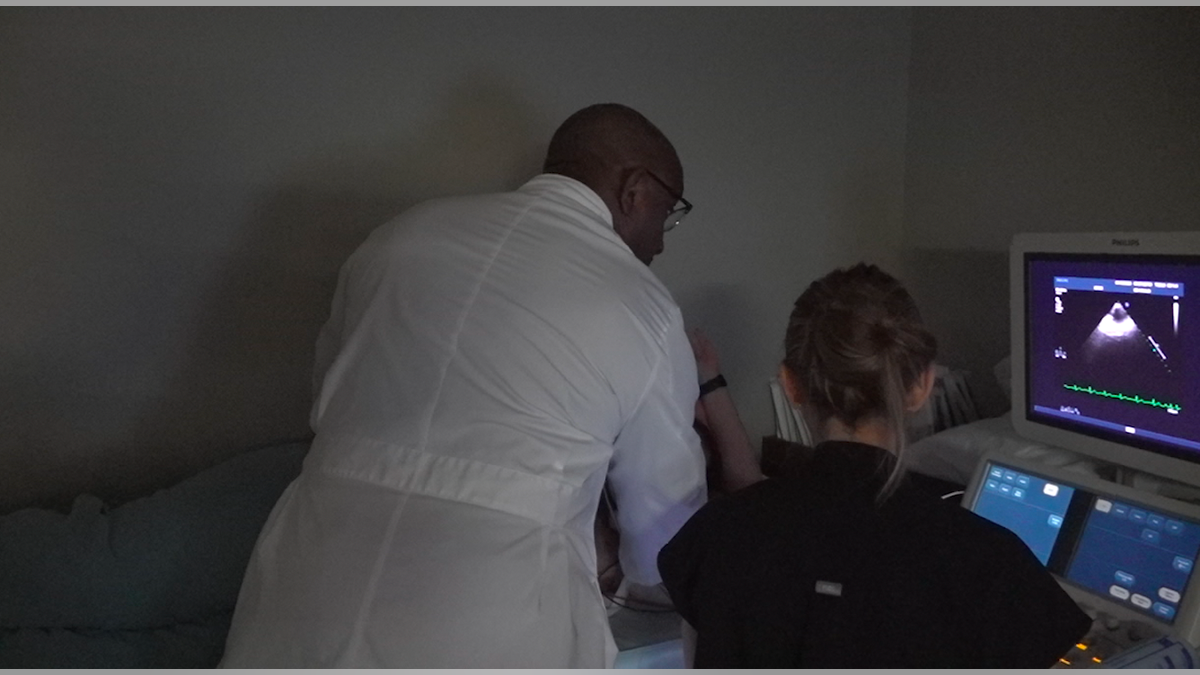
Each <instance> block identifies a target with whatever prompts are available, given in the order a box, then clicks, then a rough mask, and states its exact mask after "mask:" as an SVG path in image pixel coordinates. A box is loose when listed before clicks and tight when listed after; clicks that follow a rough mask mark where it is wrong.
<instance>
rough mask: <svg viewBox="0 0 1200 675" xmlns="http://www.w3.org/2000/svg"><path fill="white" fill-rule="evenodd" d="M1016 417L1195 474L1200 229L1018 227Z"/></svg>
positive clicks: (1039, 435)
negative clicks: (1029, 230)
mask: <svg viewBox="0 0 1200 675" xmlns="http://www.w3.org/2000/svg"><path fill="white" fill-rule="evenodd" d="M1010 261H1011V300H1012V310H1013V312H1012V348H1013V424H1014V427H1015V428H1016V430H1017V432H1018V433H1019V434H1021V435H1022V436H1025V437H1027V438H1030V439H1032V440H1037V441H1041V442H1044V443H1047V444H1049V445H1053V446H1057V447H1062V448H1066V449H1068V450H1073V451H1076V452H1080V453H1083V454H1086V455H1090V456H1093V457H1096V458H1099V459H1102V460H1104V461H1107V462H1109V463H1112V464H1117V465H1120V466H1125V467H1129V468H1133V469H1136V470H1139V471H1144V472H1148V473H1153V474H1158V475H1160V476H1167V477H1170V478H1173V479H1175V480H1180V481H1182V482H1186V483H1190V484H1193V485H1200V233H1196V232H1186V233H1170V234H1138V235H1120V234H1039V235H1018V236H1017V237H1015V238H1014V240H1013V247H1012V250H1011V252H1010Z"/></svg>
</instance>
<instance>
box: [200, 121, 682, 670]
mask: <svg viewBox="0 0 1200 675" xmlns="http://www.w3.org/2000/svg"><path fill="white" fill-rule="evenodd" d="M682 192H683V171H682V167H681V166H680V163H679V159H678V157H677V155H676V153H675V150H674V148H673V147H672V146H671V144H670V142H669V141H668V140H667V139H666V137H665V136H663V134H662V133H661V132H660V131H659V130H658V129H657V128H655V127H654V125H652V124H651V123H650V122H649V121H648V120H646V119H645V118H644V117H642V116H641V115H640V114H638V113H637V112H635V111H633V110H631V109H629V108H626V107H624V106H619V105H615V104H604V105H598V106H591V107H589V108H585V109H583V110H581V111H579V112H578V113H576V114H575V115H572V116H571V117H570V118H568V120H567V121H566V122H564V123H563V125H562V126H561V127H560V128H559V130H558V131H557V132H556V133H555V135H554V138H553V139H552V141H551V144H550V148H549V151H548V153H547V159H546V165H545V173H543V174H541V175H539V176H536V177H535V178H533V179H532V180H530V181H529V182H528V183H526V184H525V185H523V186H521V187H520V188H519V189H517V190H516V191H514V192H510V193H504V194H493V195H485V196H475V197H464V198H455V199H443V200H437V201H433V202H429V203H425V204H421V205H419V206H416V207H414V208H412V209H410V210H409V211H407V212H405V213H403V214H401V215H400V216H399V217H397V218H396V219H394V220H393V221H391V222H389V223H387V224H386V225H384V226H382V227H380V228H379V229H377V230H375V231H374V232H372V233H371V235H370V236H369V237H368V239H367V241H366V242H365V243H364V244H363V245H362V246H361V247H359V249H358V250H357V251H355V252H354V254H353V255H351V256H350V259H349V260H348V261H347V262H346V264H345V265H344V266H343V268H342V270H341V274H340V277H339V280H338V286H337V290H336V292H335V296H334V299H333V309H332V315H331V316H330V318H329V321H328V323H327V324H326V325H325V327H324V329H323V330H322V333H321V335H320V337H319V339H318V344H317V364H316V370H315V378H314V379H315V385H316V398H315V402H314V405H313V411H312V426H313V429H314V431H315V432H316V438H315V439H314V441H313V446H312V450H311V452H310V453H309V456H308V457H307V459H306V461H305V464H304V470H303V472H302V474H301V475H300V477H299V478H297V479H296V481H295V482H293V483H292V485H291V486H290V487H289V488H288V489H287V490H286V492H284V494H283V496H282V497H281V498H280V500H279V503H278V504H277V505H276V506H275V509H274V511H273V512H272V514H271V517H270V518H269V520H268V521H267V523H266V525H265V527H264V529H263V531H262V534H261V535H260V536H259V540H258V544H257V546H256V548H255V551H254V554H253V557H252V558H251V561H250V565H249V567H248V569H247V571H246V577H245V581H244V582H243V585H242V589H241V594H240V596H239V598H238V605H237V610H236V612H235V614H234V617H233V624H232V628H231V630H230V633H229V638H228V642H227V645H226V652H225V658H224V661H223V665H224V666H227V667H255V666H264V667H284V668H288V667H304V666H321V667H375V666H381V667H439V666H446V667H491V668H502V667H605V666H610V665H612V663H613V660H614V658H615V656H616V648H615V645H614V643H613V639H612V636H611V633H610V632H609V629H608V623H607V618H606V613H605V609H604V603H603V599H602V597H601V595H600V591H599V588H598V585H597V579H596V551H595V543H594V539H593V527H592V523H593V519H594V517H595V514H596V508H597V504H598V501H599V498H600V492H601V488H602V485H603V483H604V481H605V477H606V475H607V477H608V478H609V481H610V483H611V486H612V490H613V493H614V495H615V501H616V505H617V512H616V519H617V522H618V524H619V527H620V529H621V550H620V557H621V563H622V567H623V569H624V573H625V575H626V576H627V577H628V578H629V580H630V581H632V582H635V583H638V584H644V585H651V584H656V583H658V582H659V581H660V579H659V576H658V571H657V567H656V556H657V554H658V551H659V549H660V548H661V547H662V545H663V544H664V543H665V542H666V541H667V540H669V539H670V538H671V536H672V535H673V534H674V533H675V532H676V530H677V529H678V528H679V527H680V526H681V525H682V524H683V523H684V522H685V521H686V520H687V519H688V517H689V516H691V515H692V513H694V512H695V511H696V510H697V509H698V508H699V507H700V506H701V505H702V503H703V502H704V494H705V485H704V460H703V455H702V453H701V450H700V443H699V439H698V438H697V436H696V434H695V432H694V431H693V430H692V420H693V410H694V404H695V402H696V397H697V392H698V386H697V381H696V366H695V361H694V359H693V356H692V351H691V348H690V346H689V344H688V339H687V336H686V334H685V333H684V328H683V319H682V317H681V316H680V312H679V309H678V307H677V306H676V304H675V302H674V301H673V300H672V298H671V295H670V293H669V292H668V291H667V289H666V288H665V287H664V286H663V284H662V283H661V282H660V281H659V280H658V279H657V278H656V277H655V276H654V274H653V273H652V272H651V271H650V269H649V267H648V265H649V264H650V261H651V260H652V259H653V258H654V256H655V255H657V254H658V253H661V252H662V250H663V232H664V229H669V228H670V227H671V226H673V225H674V224H675V223H677V222H678V220H679V219H681V218H682V216H683V215H684V214H685V213H686V212H687V211H688V210H690V208H691V205H690V204H688V203H687V202H686V201H684V200H683V199H682V196H681V195H682Z"/></svg>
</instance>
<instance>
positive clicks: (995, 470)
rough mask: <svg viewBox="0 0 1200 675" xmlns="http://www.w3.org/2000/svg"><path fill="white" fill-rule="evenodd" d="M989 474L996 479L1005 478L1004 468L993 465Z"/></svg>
mask: <svg viewBox="0 0 1200 675" xmlns="http://www.w3.org/2000/svg"><path fill="white" fill-rule="evenodd" d="M988 475H989V476H991V477H992V478H995V479H996V480H1003V479H1004V469H1001V468H999V467H995V466H993V467H992V470H991V471H989V472H988Z"/></svg>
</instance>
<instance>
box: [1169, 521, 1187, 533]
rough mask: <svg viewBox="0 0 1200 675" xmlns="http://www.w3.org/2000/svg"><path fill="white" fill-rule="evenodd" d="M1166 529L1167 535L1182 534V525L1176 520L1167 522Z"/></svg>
mask: <svg viewBox="0 0 1200 675" xmlns="http://www.w3.org/2000/svg"><path fill="white" fill-rule="evenodd" d="M1166 528H1167V534H1174V535H1176V536H1178V535H1181V534H1183V523H1181V522H1179V521H1178V520H1168V521H1167V525H1166Z"/></svg>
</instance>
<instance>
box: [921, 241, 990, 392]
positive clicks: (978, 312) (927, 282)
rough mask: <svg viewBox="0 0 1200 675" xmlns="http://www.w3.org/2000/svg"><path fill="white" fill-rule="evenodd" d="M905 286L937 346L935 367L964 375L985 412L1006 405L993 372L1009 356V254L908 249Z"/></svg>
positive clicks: (964, 250) (963, 250)
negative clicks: (980, 400)
mask: <svg viewBox="0 0 1200 675" xmlns="http://www.w3.org/2000/svg"><path fill="white" fill-rule="evenodd" d="M904 262H905V264H904V269H905V270H907V271H908V274H907V275H906V277H905V278H904V282H905V286H906V287H907V288H908V289H909V292H910V293H912V295H913V298H914V299H915V300H916V301H917V306H918V307H919V308H920V310H921V317H922V318H923V319H924V320H925V324H926V325H927V326H928V327H929V329H930V330H931V331H933V334H934V336H935V337H936V338H937V340H938V362H939V363H940V364H942V365H945V366H947V367H949V368H953V369H960V370H966V371H969V372H970V373H971V374H972V376H973V378H972V380H971V383H972V384H973V385H975V384H976V383H978V388H979V389H980V391H978V392H974V393H977V394H978V395H979V396H980V398H981V399H984V402H985V404H986V406H987V407H988V409H989V410H992V409H995V408H997V406H998V407H999V408H1001V409H1002V408H1004V407H1005V406H1006V404H1005V403H1004V402H1003V401H1002V400H999V399H1002V398H1004V397H1003V394H1002V393H1001V392H1000V390H999V388H998V386H996V387H993V386H992V385H994V382H993V380H994V378H993V377H992V374H993V373H992V371H993V368H994V367H995V366H996V364H997V363H999V362H1000V360H1001V359H1003V358H1004V357H1005V356H1008V355H1009V353H1010V352H1011V349H1010V346H1009V343H1010V338H1009V325H1010V322H1009V297H1008V251H981V250H966V249H962V250H947V249H927V248H916V249H910V250H908V251H906V253H905V261H904Z"/></svg>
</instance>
